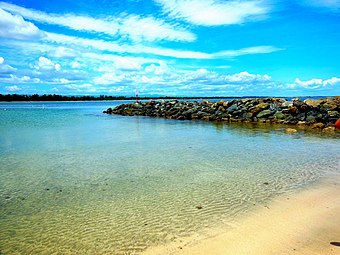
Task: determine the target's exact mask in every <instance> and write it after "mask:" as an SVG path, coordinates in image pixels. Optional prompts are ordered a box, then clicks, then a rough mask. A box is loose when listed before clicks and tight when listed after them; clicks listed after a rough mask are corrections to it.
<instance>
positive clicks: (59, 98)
mask: <svg viewBox="0 0 340 255" xmlns="http://www.w3.org/2000/svg"><path fill="white" fill-rule="evenodd" d="M155 98H157V99H197V98H198V97H168V96H166V97H164V96H163V97H139V98H138V99H139V100H149V99H155ZM199 98H201V97H199ZM202 98H205V99H213V98H217V97H202ZM218 98H221V97H218ZM233 98H237V97H233ZM135 99H136V97H127V96H107V95H100V96H85V95H83V96H65V95H56V94H48V95H46V94H43V95H38V94H33V95H19V94H6V95H3V94H0V101H6V102H12V101H101V100H135Z"/></svg>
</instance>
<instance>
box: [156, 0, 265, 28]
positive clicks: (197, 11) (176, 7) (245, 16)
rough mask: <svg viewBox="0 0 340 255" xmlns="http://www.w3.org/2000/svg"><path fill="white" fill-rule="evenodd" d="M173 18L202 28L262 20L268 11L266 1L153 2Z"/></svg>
mask: <svg viewBox="0 0 340 255" xmlns="http://www.w3.org/2000/svg"><path fill="white" fill-rule="evenodd" d="M155 1H156V2H157V3H159V4H160V5H161V6H162V8H163V10H164V12H166V13H169V14H170V15H171V16H172V17H174V18H181V19H184V20H185V21H187V22H189V23H192V24H195V25H203V26H219V25H231V24H241V23H244V22H247V21H251V20H257V19H262V18H263V17H264V15H266V14H267V13H268V12H269V11H270V8H269V5H268V4H267V1H266V0H248V1H247V0H246V1H240V0H231V1H222V0H155Z"/></svg>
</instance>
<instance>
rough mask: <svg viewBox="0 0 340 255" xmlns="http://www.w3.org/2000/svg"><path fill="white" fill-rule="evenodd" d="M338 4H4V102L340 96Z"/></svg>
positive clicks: (0, 58) (320, 0)
mask: <svg viewBox="0 0 340 255" xmlns="http://www.w3.org/2000/svg"><path fill="white" fill-rule="evenodd" d="M339 42H340V0H309V1H307V0H295V1H293V0H286V1H284V0H245V1H240V0H229V1H227V0H125V1H124V0H119V1H116V0H111V1H109V0H96V1H95V0H72V1H69V0H58V1H56V0H50V1H41V0H40V1H33V0H16V1H1V0H0V93H2V94H7V93H18V94H34V93H38V94H50V93H52V94H65V95H84V94H86V95H124V96H133V95H134V93H135V91H136V89H137V90H138V91H139V94H140V95H141V96H159V95H162V96H315V95H325V96H327V95H330V96H331V95H340V61H339V60H340V43H339Z"/></svg>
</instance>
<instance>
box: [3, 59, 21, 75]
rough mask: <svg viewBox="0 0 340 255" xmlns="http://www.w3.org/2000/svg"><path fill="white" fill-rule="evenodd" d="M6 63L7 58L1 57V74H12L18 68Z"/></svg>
mask: <svg viewBox="0 0 340 255" xmlns="http://www.w3.org/2000/svg"><path fill="white" fill-rule="evenodd" d="M4 63H5V59H4V58H3V57H0V74H10V73H12V72H14V71H16V70H17V69H16V68H14V67H12V66H10V65H6V64H4Z"/></svg>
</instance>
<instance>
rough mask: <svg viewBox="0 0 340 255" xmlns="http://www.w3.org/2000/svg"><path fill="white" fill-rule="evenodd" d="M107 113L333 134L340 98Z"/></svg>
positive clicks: (174, 104)
mask: <svg viewBox="0 0 340 255" xmlns="http://www.w3.org/2000/svg"><path fill="white" fill-rule="evenodd" d="M104 113H107V114H119V115H127V116H149V117H157V118H167V119H176V120H205V121H224V122H246V123H252V122H259V123H278V124H290V125H299V126H308V127H311V128H315V129H323V130H324V131H334V130H335V128H334V123H335V122H336V121H337V120H338V119H339V118H340V97H332V98H323V99H315V100H314V99H306V100H301V99H299V98H296V99H293V100H286V99H283V98H249V99H238V100H236V99H235V100H231V101H223V100H221V101H218V102H209V101H207V100H203V101H201V102H198V101H193V102H191V101H179V100H170V101H165V100H161V101H157V100H152V101H148V102H139V103H132V104H122V105H119V106H117V107H115V108H113V109H112V108H109V109H107V110H106V111H104Z"/></svg>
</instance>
